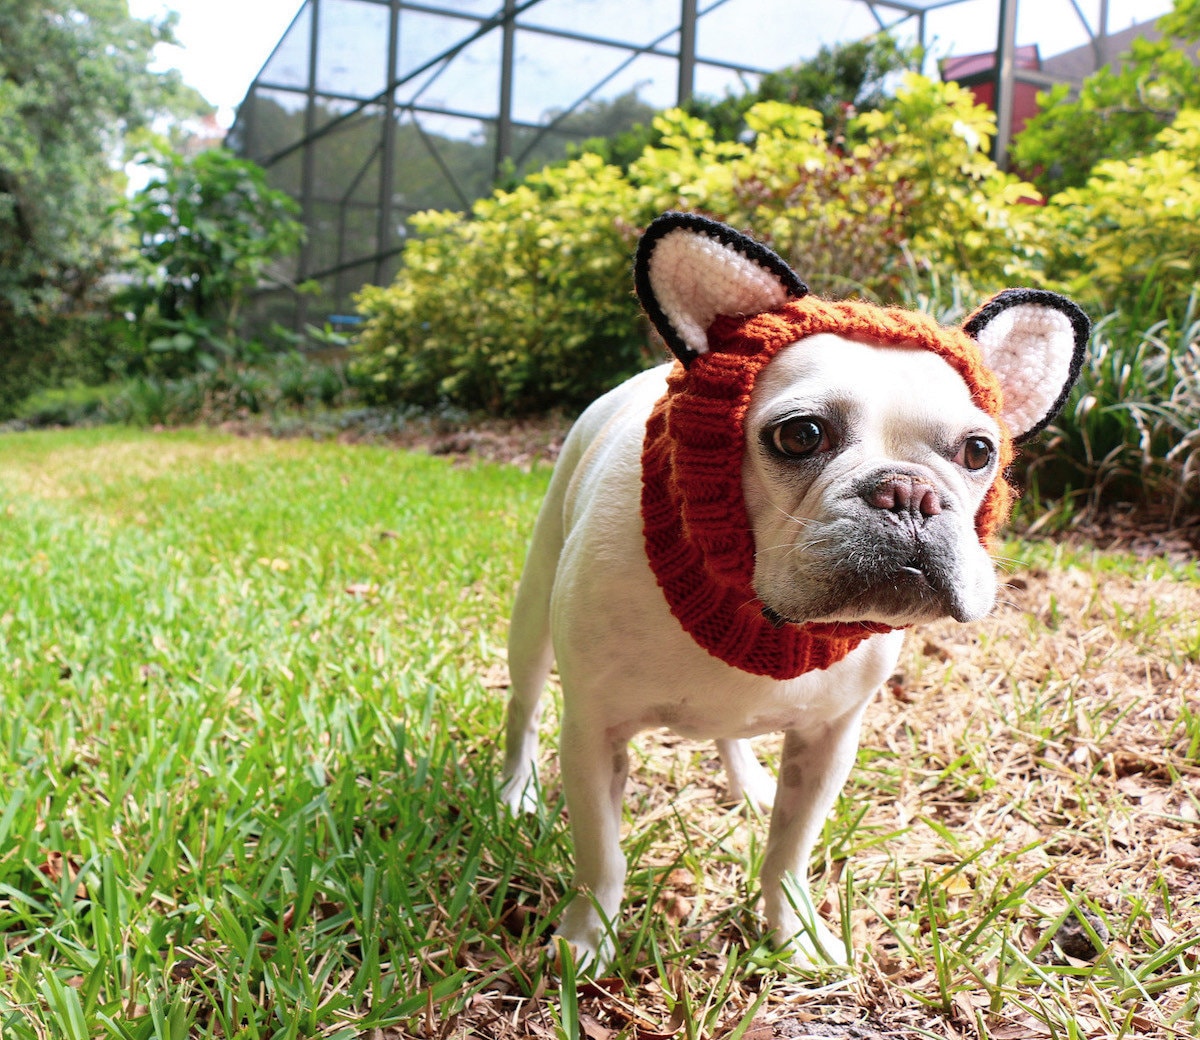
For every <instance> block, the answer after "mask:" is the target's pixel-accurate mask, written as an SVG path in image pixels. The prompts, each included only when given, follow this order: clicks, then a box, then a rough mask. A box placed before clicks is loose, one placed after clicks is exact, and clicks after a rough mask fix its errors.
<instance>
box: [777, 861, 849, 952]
mask: <svg viewBox="0 0 1200 1040" xmlns="http://www.w3.org/2000/svg"><path fill="white" fill-rule="evenodd" d="M764 896H765V897H766V904H767V905H766V911H767V925H768V927H769V928H770V930H771V943H772V945H773V946H774V947H775V948H776V949H777V950H785V951H787V952H788V953H789V954H790V956H791V961H792V963H793V964H795V965H796V967H798V968H813V969H817V968H828V967H838V966H841V967H844V966H846V965H848V964H849V963H850V957H849V955H848V953H847V950H846V944H845V943H844V942H842V940H841V939H840V938H839V937H838V936H836V935H834V933H833V932H832V931H831V930H830V929H829V927H828V926H827V925H826V924H825V922H824V921H822V920H821V918H820V917H819V916H818V915H817V911H816V908H815V907H814V906H813V902H812V897H811V896H810V895H809V893H808V889H807V887H804V888H801V887H800V886H798V885H796V884H795V883H794V879H791V883H789V884H786V885H785V886H784V890H780V891H777V892H772V891H770V890H767V891H764Z"/></svg>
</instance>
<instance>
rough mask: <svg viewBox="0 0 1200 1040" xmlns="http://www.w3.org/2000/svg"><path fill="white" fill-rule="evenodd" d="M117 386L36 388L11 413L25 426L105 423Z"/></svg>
mask: <svg viewBox="0 0 1200 1040" xmlns="http://www.w3.org/2000/svg"><path fill="white" fill-rule="evenodd" d="M119 389H120V387H119V386H117V384H115V383H108V384H105V385H103V386H84V385H82V384H80V383H72V384H68V385H66V386H59V387H50V388H47V389H44V390H39V391H38V392H37V393H35V394H32V395H31V396H29V397H27V398H26V399H25V400H24V401H22V402H21V403H20V404H19V405H18V406H17V408H16V409H15V412H14V415H15V417H16V418H17V419H19V420H20V421H21V422H23V423H25V424H26V425H28V426H87V425H92V424H94V423H102V422H105V421H106V420H107V418H108V408H109V406H110V405H111V403H112V400H113V398H114V397H115V396H116V395H117V393H118V391H119Z"/></svg>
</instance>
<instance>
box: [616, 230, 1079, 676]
mask: <svg viewBox="0 0 1200 1040" xmlns="http://www.w3.org/2000/svg"><path fill="white" fill-rule="evenodd" d="M668 220H669V221H670V224H669V226H667V227H666V228H665V229H664V228H663V227H662V226H658V227H656V225H659V222H662V221H668ZM656 225H651V229H650V230H649V231H648V232H647V235H646V236H645V237H644V238H643V243H642V246H641V248H640V249H639V258H638V265H637V267H636V269H635V277H636V279H637V287H638V293H639V296H640V297H641V299H642V302H643V306H645V307H646V310H647V313H648V314H649V316H650V317H651V320H652V321H653V322H654V324H655V325H656V327H658V329H659V331H660V332H663V333H664V338H665V339H666V340H667V342H668V345H670V346H671V347H672V349H673V350H674V352H675V353H676V355H677V357H678V358H679V361H678V362H677V364H676V365H675V367H674V369H673V370H672V372H671V373H670V376H669V378H668V389H667V392H666V394H665V395H664V396H663V397H662V398H661V399H660V400H659V402H658V403H657V405H656V406H655V408H654V410H653V412H652V414H651V416H650V418H649V420H648V422H647V425H646V433H645V439H644V443H643V452H642V502H641V505H642V518H643V533H644V540H645V549H646V554H647V558H648V560H649V563H650V566H651V569H652V570H653V572H654V574H655V577H656V578H657V580H658V583H659V585H660V586H661V588H662V590H663V593H664V595H665V596H666V599H667V602H668V604H669V606H670V608H671V612H672V613H673V614H674V616H675V617H676V619H677V620H678V621H679V622H680V624H681V625H682V626H683V628H684V629H685V630H686V631H687V632H688V633H689V634H690V635H691V636H692V638H693V639H695V641H696V642H697V643H699V644H700V645H701V646H702V647H704V648H705V649H706V650H708V651H709V652H710V653H711V654H713V655H714V656H716V657H718V658H720V659H721V660H723V661H725V662H726V663H727V664H730V665H733V666H734V667H737V668H740V669H742V670H744V671H748V672H752V673H754V674H760V675H768V676H771V677H773V678H776V679H789V678H794V677H795V676H798V675H801V674H803V673H804V672H808V671H813V670H817V669H824V668H827V667H829V666H830V665H831V664H833V663H835V662H836V661H839V660H841V659H842V658H843V657H845V656H846V655H847V654H848V653H850V651H852V650H853V649H854V648H855V647H856V646H858V645H859V643H861V642H862V641H863V640H864V639H866V638H867V637H869V636H870V635H873V634H876V633H879V632H883V631H888V630H889V629H888V626H886V625H881V624H877V623H874V622H862V623H850V624H847V623H808V624H792V623H783V624H778V623H776V622H774V621H772V620H768V618H767V617H765V616H764V613H763V611H764V605H763V603H762V602H761V600H759V598H758V597H757V595H756V594H755V592H754V591H753V588H752V586H751V581H752V578H753V571H754V542H753V536H752V534H751V529H750V522H749V517H748V515H747V513H746V507H745V502H744V498H743V492H742V461H743V456H744V452H745V441H746V437H745V428H744V422H745V417H746V413H747V410H748V408H749V405H750V396H751V392H752V391H753V389H754V384H755V380H756V378H757V376H758V374H759V373H760V372H761V371H762V370H763V369H764V368H765V367H766V366H767V365H768V364H769V363H770V361H771V360H772V359H773V358H774V357H775V355H776V354H778V353H779V351H780V350H782V349H783V348H784V347H786V346H788V345H789V344H792V343H795V342H796V341H798V340H803V339H805V338H807V337H810V336H814V335H817V334H819V333H834V334H836V335H839V336H844V337H847V338H851V339H857V340H861V341H864V342H868V343H873V344H880V345H887V346H909V347H914V348H917V349H922V350H929V351H932V352H933V353H935V354H937V355H938V356H939V357H941V358H943V359H944V360H945V361H946V362H947V363H948V364H949V365H950V366H951V367H952V368H954V370H955V371H957V372H958V373H959V375H961V376H962V379H963V381H964V382H965V383H966V384H967V387H968V388H969V390H970V392H971V395H972V397H973V398H974V400H975V403H976V404H977V405H978V407H979V408H980V409H981V410H983V411H984V412H986V413H987V414H988V415H990V416H992V417H993V418H995V419H996V420H997V422H998V425H999V427H1000V429H1001V431H1002V438H1001V443H1000V445H999V467H998V470H997V477H996V479H995V481H994V482H993V484H992V486H991V488H990V489H989V490H988V492H987V494H986V496H985V498H984V500H983V502H982V504H981V505H980V508H979V510H978V512H977V513H976V516H975V529H976V532H977V534H978V537H979V539H980V542H981V543H982V544H983V545H984V546H985V547H987V546H988V545H989V543H990V542H991V540H992V538H993V536H994V535H995V533H996V531H997V530H998V528H999V527H1000V525H1001V524H1003V522H1004V521H1005V520H1006V519H1007V517H1008V515H1009V512H1010V510H1011V507H1012V502H1013V498H1014V494H1013V490H1012V488H1011V487H1010V485H1009V483H1008V481H1007V480H1006V478H1005V472H1006V470H1007V469H1008V467H1009V465H1010V463H1011V461H1012V458H1013V432H1016V433H1018V434H1022V433H1025V434H1027V433H1028V432H1031V431H1029V430H1026V429H1020V430H1017V431H1010V429H1009V422H1008V419H1009V413H1008V412H1006V410H1005V401H1004V398H1005V395H1004V391H1003V390H1002V386H1001V381H1000V379H999V378H998V376H997V374H996V373H995V372H994V371H993V370H992V368H990V367H989V366H988V365H987V364H986V363H985V360H984V356H983V352H982V350H981V347H980V343H979V341H977V339H976V338H974V336H975V335H976V334H978V333H979V331H980V330H982V329H983V328H984V327H985V326H987V324H988V323H989V322H990V320H991V318H992V317H994V316H995V315H994V314H993V313H992V312H991V311H989V308H991V309H992V311H995V312H996V313H997V314H998V313H1000V312H1001V311H1007V310H1009V309H1010V308H1011V307H1014V306H1044V305H1046V304H1047V302H1049V306H1050V307H1051V308H1052V309H1055V310H1056V312H1058V313H1065V314H1066V315H1067V318H1068V321H1067V330H1068V332H1069V333H1070V335H1071V337H1072V343H1073V344H1074V346H1073V347H1072V349H1071V350H1070V351H1069V352H1068V353H1069V354H1070V356H1071V357H1072V358H1073V359H1074V372H1077V371H1078V364H1079V362H1080V360H1081V357H1082V355H1081V349H1082V338H1086V318H1082V314H1081V313H1080V312H1078V308H1075V307H1074V305H1073V304H1070V302H1069V301H1063V300H1062V298H1061V297H1054V300H1053V301H1047V299H1046V298H1048V297H1052V296H1053V295H1054V294H1046V293H1041V292H1040V291H1036V290H1012V291H1010V292H1015V293H1018V294H1023V295H1021V296H1020V298H1019V299H1014V298H1012V297H1010V298H1009V299H1008V300H1007V301H1004V305H1003V306H1001V307H1000V308H999V309H997V307H996V301H995V300H993V301H992V302H991V303H989V304H987V305H985V306H984V307H983V308H980V310H979V311H977V312H976V314H975V315H973V316H972V317H971V318H970V319H969V320H968V321H967V322H966V324H965V325H964V327H963V328H962V329H953V328H945V327H942V326H940V325H938V324H937V323H936V322H935V321H934V320H933V319H931V318H929V317H928V316H926V315H923V314H919V313H914V312H909V311H904V310H900V309H897V308H885V307H879V306H876V305H873V304H869V303H863V302H857V301H852V302H851V301H847V302H838V303H833V302H828V301H825V300H820V299H817V298H815V297H812V296H808V295H806V294H805V293H806V290H805V289H804V286H803V283H801V282H800V281H799V279H798V278H796V276H795V275H794V274H793V273H792V272H791V270H790V268H788V267H787V266H786V264H784V262H783V261H782V260H781V259H779V258H778V257H777V256H775V254H774V253H771V252H770V251H769V250H766V249H765V248H764V247H762V246H761V245H759V244H757V243H754V242H752V241H751V240H749V239H745V238H744V237H743V236H739V235H738V234H737V233H736V232H733V231H732V230H731V229H728V228H726V227H725V225H720V224H715V222H712V221H706V220H705V219H704V218H701V217H696V216H694V215H690V214H689V215H684V214H668V215H666V217H663V218H659V221H658V222H656ZM680 227H682V228H683V229H685V230H687V231H688V232H690V233H692V234H694V235H695V234H698V235H699V236H700V237H701V238H702V239H704V240H705V241H702V242H700V243H699V244H700V246H701V247H702V248H703V250H704V251H705V252H703V253H702V254H701V255H700V256H699V259H696V260H694V263H695V264H696V265H697V267H698V270H693V268H692V267H691V266H689V264H691V263H692V262H693V258H692V256H691V254H686V255H685V259H687V260H688V263H687V264H685V263H683V262H682V261H680V260H677V259H675V258H672V259H671V261H670V266H669V268H668V265H667V264H666V263H664V264H663V265H662V266H663V267H664V269H667V274H668V275H669V276H670V277H673V278H675V279H676V280H677V281H678V282H680V283H681V284H682V285H683V290H681V291H680V292H679V293H677V294H676V295H678V296H684V295H685V294H692V295H694V294H695V292H696V287H697V285H698V284H700V283H705V284H707V282H710V281H712V280H713V274H712V259H711V256H710V255H709V254H711V253H712V252H713V250H712V249H711V248H710V246H711V245H712V243H714V242H715V243H716V246H717V247H720V248H729V247H730V243H732V246H733V248H734V252H735V254H736V255H735V256H734V260H733V263H734V264H735V265H736V264H739V263H743V262H745V261H748V262H749V263H750V264H752V265H753V268H752V269H751V271H750V274H751V275H753V276H755V277H757V276H758V274H759V272H760V270H761V269H764V268H766V269H767V271H768V274H769V275H770V276H771V277H772V278H773V279H776V280H777V281H778V282H779V284H781V285H782V289H783V292H782V294H781V293H778V292H776V291H775V289H774V287H773V286H771V285H768V286H767V290H765V291H766V296H765V299H764V302H766V303H768V304H770V305H771V306H769V307H767V308H765V309H763V310H761V311H759V312H757V313H755V312H754V311H753V310H752V309H751V308H749V307H747V306H745V304H746V300H745V298H744V297H745V295H746V292H747V291H748V290H745V288H744V286H742V285H741V284H740V283H739V285H738V286H737V288H736V289H735V290H725V289H721V288H719V289H718V291H719V292H720V291H724V292H726V293H727V294H728V293H729V292H731V291H732V292H734V294H735V297H736V302H735V304H734V305H735V306H737V308H738V310H739V311H740V312H741V313H729V312H728V311H729V309H730V306H731V305H730V304H728V303H725V304H724V306H723V307H722V305H721V303H720V302H718V303H717V305H716V306H715V311H714V313H711V314H710V313H708V312H707V311H706V310H705V307H708V308H709V309H710V310H713V307H712V305H711V304H710V303H709V302H708V301H705V303H704V304H703V305H702V306H700V307H698V308H694V309H696V310H697V311H698V312H699V315H700V316H699V319H698V320H697V321H695V322H693V323H692V325H693V327H692V330H691V335H690V337H689V336H688V335H686V334H681V333H680V329H685V330H687V328H688V322H689V321H690V320H691V314H690V313H686V312H685V311H684V309H683V306H682V305H681V304H680V303H679V302H678V301H677V299H676V298H675V296H672V295H671V293H672V292H674V288H673V286H671V285H667V286H666V287H665V288H663V286H662V283H663V282H664V280H665V276H664V277H660V278H659V283H660V284H659V286H657V287H656V286H655V285H654V284H653V278H654V276H655V272H654V271H653V270H652V263H651V260H650V252H651V251H652V250H653V249H654V248H655V246H656V245H657V242H658V240H661V239H662V238H663V237H664V236H665V235H666V234H667V233H669V232H670V231H673V230H678V229H679V228H680ZM714 229H715V230H714ZM648 239H649V242H647V240H648ZM722 262H724V260H723V258H722ZM716 270H717V274H718V276H719V277H723V276H724V273H725V271H724V268H717V269H716ZM789 276H790V277H789ZM738 277H739V278H743V277H744V276H743V275H741V274H739V275H738ZM656 288H657V291H656ZM752 291H753V292H755V293H760V294H761V292H762V291H764V290H761V289H760V288H754V289H753V290H752ZM1002 296H1003V294H1002ZM1000 299H1001V298H1000V297H997V300H1000ZM1059 301H1061V303H1065V304H1067V306H1068V307H1069V308H1070V310H1069V311H1064V310H1063V309H1062V307H1061V303H1060V302H1059ZM747 313H749V316H745V315H746V314H747ZM1010 317H1011V316H1010ZM1079 319H1082V322H1083V326H1082V328H1081V327H1080V325H1079ZM696 329H700V330H701V331H702V337H701V335H698V334H697V333H696V331H695V330H696ZM1081 337H1082V338H1081ZM1077 355H1078V356H1077ZM1071 378H1072V379H1073V373H1072V376H1071ZM1068 387H1069V384H1068ZM1065 396H1066V390H1065V389H1063V390H1062V392H1061V394H1058V393H1057V391H1056V397H1055V400H1056V401H1057V404H1061V398H1063V397H1065ZM1057 404H1056V405H1055V408H1057ZM1048 418H1049V416H1045V417H1044V418H1043V419H1042V421H1043V422H1044V421H1048Z"/></svg>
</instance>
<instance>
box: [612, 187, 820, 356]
mask: <svg viewBox="0 0 1200 1040" xmlns="http://www.w3.org/2000/svg"><path fill="white" fill-rule="evenodd" d="M679 228H684V229H686V230H688V231H692V232H695V233H696V234H700V235H707V236H708V237H709V238H712V239H716V241H718V242H720V243H721V244H722V245H724V246H729V247H730V248H731V249H733V250H734V251H735V252H738V253H740V254H741V255H742V256H744V257H746V258H747V259H748V260H751V261H753V262H754V263H756V264H758V265H759V267H762V268H764V269H766V270H767V271H770V272H771V273H772V274H773V275H775V277H776V278H778V279H779V280H780V282H782V283H783V287H784V288H785V289H786V290H787V292H788V295H789V297H791V298H793V299H799V298H800V297H802V296H807V295H808V286H807V285H805V284H804V282H802V281H801V280H800V278H799V276H798V275H797V274H796V272H795V271H793V270H792V269H791V268H790V267H789V266H788V264H787V261H786V260H784V259H783V258H782V257H781V256H779V254H778V253H776V252H774V251H773V250H771V249H770V248H768V247H767V246H764V245H763V244H762V243H761V242H756V241H755V240H754V239H752V238H748V237H747V236H746V235H743V234H742V233H741V232H739V231H735V230H734V229H733V228H731V227H730V226H729V225H728V224H722V223H721V222H720V221H717V220H712V219H711V218H709V217H704V216H701V215H700V214H699V213H678V212H675V211H673V210H672V211H669V212H667V213H663V214H661V215H660V216H658V217H655V218H654V220H653V221H651V223H650V226H649V227H647V228H646V231H645V233H644V234H643V235H642V237H641V240H640V241H639V242H638V247H637V254H636V256H635V257H634V261H633V286H634V290H635V291H636V292H637V297H638V300H639V301H640V302H641V304H642V309H643V310H645V312H646V316H647V317H648V318H649V319H650V322H651V324H653V325H654V327H655V328H656V329H657V330H658V334H659V335H660V336H662V338H663V340H664V341H665V342H666V344H667V346H668V347H669V348H670V350H671V353H672V354H674V355H675V356H676V357H677V358H679V360H680V361H682V362H683V364H684V366H685V367H686V366H688V365H690V364H691V363H692V361H693V360H695V358H697V357H698V356H699V355H698V354H697V353H696V351H694V350H692V348H691V347H689V346H688V345H687V344H686V343H685V342H684V341H683V337H682V336H680V335H679V333H678V332H677V331H676V329H675V326H674V325H672V324H671V321H670V319H669V318H668V317H667V315H666V313H665V312H664V311H663V309H662V307H661V306H659V303H658V299H657V297H656V296H655V295H654V289H653V287H652V286H651V284H650V257H651V256H652V255H653V253H654V249H655V247H656V246H657V245H658V243H659V241H660V240H661V239H662V238H663V237H665V236H666V235H668V234H670V233H671V232H672V231H675V230H677V229H679Z"/></svg>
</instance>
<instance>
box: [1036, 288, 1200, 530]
mask: <svg viewBox="0 0 1200 1040" xmlns="http://www.w3.org/2000/svg"><path fill="white" fill-rule="evenodd" d="M1025 453H1026V456H1027V458H1026V460H1025V461H1024V462H1023V466H1024V468H1025V474H1024V479H1025V480H1026V481H1028V482H1029V483H1030V485H1031V487H1032V488H1033V490H1034V491H1035V493H1036V495H1037V496H1038V497H1040V498H1042V499H1050V500H1054V499H1060V498H1061V500H1062V504H1060V505H1059V506H1058V507H1057V508H1059V509H1064V508H1070V507H1071V506H1072V505H1073V504H1080V505H1082V506H1084V507H1092V508H1095V507H1097V506H1107V505H1112V504H1114V503H1119V502H1124V503H1132V504H1139V505H1142V506H1150V507H1152V508H1154V509H1155V510H1156V511H1162V510H1163V509H1164V507H1165V508H1167V509H1168V510H1169V511H1170V512H1171V513H1172V514H1173V516H1174V517H1175V518H1179V517H1180V516H1182V515H1185V514H1186V512H1187V511H1188V510H1189V509H1190V508H1194V507H1195V505H1196V504H1197V503H1200V297H1198V296H1193V297H1192V299H1191V301H1190V303H1189V306H1188V308H1187V311H1186V313H1185V315H1184V318H1183V321H1182V322H1180V323H1175V322H1173V321H1170V320H1162V321H1159V322H1156V323H1155V324H1153V325H1151V326H1150V327H1149V328H1146V329H1143V330H1141V331H1139V330H1137V329H1135V328H1130V327H1129V325H1128V322H1127V319H1125V317H1124V316H1123V315H1122V314H1120V313H1119V312H1114V313H1112V314H1109V315H1107V316H1106V317H1105V318H1104V319H1102V320H1101V321H1099V322H1098V323H1097V326H1096V330H1095V332H1094V334H1093V336H1092V341H1091V345H1090V349H1089V350H1088V353H1087V355H1086V356H1085V362H1084V367H1083V371H1082V372H1081V373H1080V377H1079V383H1078V384H1077V386H1076V389H1075V391H1074V393H1073V394H1072V397H1071V399H1070V401H1068V403H1067V406H1066V407H1065V408H1064V409H1063V412H1062V414H1061V415H1059V417H1058V418H1057V419H1056V420H1055V421H1054V423H1053V424H1051V426H1050V427H1049V429H1048V431H1047V433H1046V434H1044V435H1043V436H1042V438H1040V439H1039V441H1037V442H1035V443H1034V444H1033V445H1031V446H1030V447H1029V448H1027V449H1026V450H1025Z"/></svg>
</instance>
